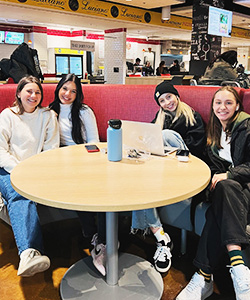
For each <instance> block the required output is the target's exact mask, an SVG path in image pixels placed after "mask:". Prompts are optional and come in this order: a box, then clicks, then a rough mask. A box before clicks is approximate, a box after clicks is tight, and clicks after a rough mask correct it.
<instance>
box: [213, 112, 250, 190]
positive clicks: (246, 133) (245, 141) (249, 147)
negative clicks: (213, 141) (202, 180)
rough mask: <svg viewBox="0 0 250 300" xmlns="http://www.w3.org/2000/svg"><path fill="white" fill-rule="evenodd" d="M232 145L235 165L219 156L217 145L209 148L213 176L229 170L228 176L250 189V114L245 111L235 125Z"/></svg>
mask: <svg viewBox="0 0 250 300" xmlns="http://www.w3.org/2000/svg"><path fill="white" fill-rule="evenodd" d="M230 145H231V156H232V161H233V165H232V164H230V163H229V162H227V161H226V160H224V159H222V158H221V157H220V156H219V154H218V149H217V147H216V146H210V147H208V148H207V155H208V157H207V158H208V160H207V163H208V165H209V167H210V169H211V173H212V176H213V174H215V173H225V172H227V174H228V178H230V179H234V180H236V181H238V182H239V183H240V184H241V185H245V184H246V185H247V186H248V188H249V189H250V115H248V114H247V113H245V112H241V113H240V114H239V116H238V118H237V120H236V121H235V123H234V125H233V129H232V135H231V143H230Z"/></svg>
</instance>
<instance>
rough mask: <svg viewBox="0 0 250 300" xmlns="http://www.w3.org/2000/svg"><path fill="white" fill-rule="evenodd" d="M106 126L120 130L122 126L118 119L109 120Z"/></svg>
mask: <svg viewBox="0 0 250 300" xmlns="http://www.w3.org/2000/svg"><path fill="white" fill-rule="evenodd" d="M108 124H109V126H110V127H112V128H114V129H120V128H121V126H122V121H121V120H119V119H111V120H109V121H108Z"/></svg>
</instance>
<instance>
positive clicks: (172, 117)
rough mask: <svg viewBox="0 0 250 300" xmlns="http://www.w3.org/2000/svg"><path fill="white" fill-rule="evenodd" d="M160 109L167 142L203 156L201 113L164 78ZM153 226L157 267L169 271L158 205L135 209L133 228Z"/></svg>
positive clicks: (158, 91) (158, 120)
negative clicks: (183, 99) (182, 99)
mask: <svg viewBox="0 0 250 300" xmlns="http://www.w3.org/2000/svg"><path fill="white" fill-rule="evenodd" d="M154 97H155V100H156V102H157V104H158V105H159V106H160V110H159V111H158V112H157V114H156V117H155V119H154V120H153V123H159V124H160V125H161V127H162V129H163V131H162V133H163V140H164V143H165V145H167V146H172V147H178V148H181V149H189V150H190V152H191V153H192V154H194V155H196V156H200V157H201V156H202V153H203V149H204V146H205V143H206V140H205V129H204V126H203V121H202V119H201V116H200V115H199V114H198V113H197V112H195V111H194V110H193V109H192V108H191V107H189V106H188V105H187V104H185V103H184V102H182V101H180V97H179V93H178V91H177V90H176V89H175V88H174V86H173V85H171V84H169V83H167V82H166V81H163V82H162V83H160V84H159V85H158V86H157V87H156V89H155V94H154ZM148 228H150V229H151V231H152V232H153V234H154V235H155V238H156V239H157V250H156V252H155V255H154V262H155V267H156V270H158V271H159V272H167V271H168V270H169V268H170V266H171V252H170V250H171V247H172V242H171V240H170V237H169V235H168V234H167V233H164V230H163V228H162V224H161V221H160V218H159V216H158V212H157V209H156V208H152V209H146V210H138V211H133V213H132V231H136V230H137V229H141V230H146V231H147V229H148Z"/></svg>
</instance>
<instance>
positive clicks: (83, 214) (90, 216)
mask: <svg viewBox="0 0 250 300" xmlns="http://www.w3.org/2000/svg"><path fill="white" fill-rule="evenodd" d="M77 214H78V216H79V220H80V222H81V226H82V232H83V236H84V237H86V238H92V237H93V235H94V234H95V233H98V243H103V244H106V217H105V213H102V212H100V213H95V212H87V211H77ZM95 216H97V224H96V218H95Z"/></svg>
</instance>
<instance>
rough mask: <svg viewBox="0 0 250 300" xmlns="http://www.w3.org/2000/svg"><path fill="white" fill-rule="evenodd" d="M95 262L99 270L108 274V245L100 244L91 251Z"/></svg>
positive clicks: (103, 273)
mask: <svg viewBox="0 0 250 300" xmlns="http://www.w3.org/2000/svg"><path fill="white" fill-rule="evenodd" d="M91 256H92V258H93V264H94V266H95V267H96V268H97V270H98V271H99V272H100V273H101V274H102V275H103V276H105V275H106V268H105V267H106V245H104V244H98V245H96V246H95V247H94V249H93V250H92V251H91Z"/></svg>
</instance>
